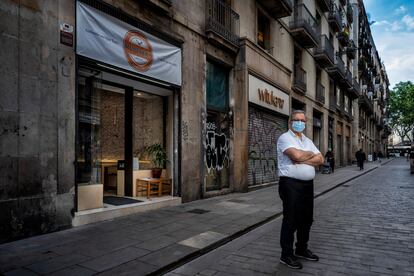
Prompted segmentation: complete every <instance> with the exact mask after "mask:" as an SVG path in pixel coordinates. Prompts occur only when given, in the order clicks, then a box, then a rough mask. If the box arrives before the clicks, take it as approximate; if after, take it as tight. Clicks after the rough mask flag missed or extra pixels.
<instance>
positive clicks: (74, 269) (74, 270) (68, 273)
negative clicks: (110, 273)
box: [48, 265, 96, 276]
mask: <svg viewBox="0 0 414 276" xmlns="http://www.w3.org/2000/svg"><path fill="white" fill-rule="evenodd" d="M94 274H96V271H94V270H91V269H88V268H85V267H81V266H79V265H74V266H70V267H67V268H65V269H62V270H58V271H55V272H53V273H51V274H48V276H74V275H76V276H89V275H94Z"/></svg>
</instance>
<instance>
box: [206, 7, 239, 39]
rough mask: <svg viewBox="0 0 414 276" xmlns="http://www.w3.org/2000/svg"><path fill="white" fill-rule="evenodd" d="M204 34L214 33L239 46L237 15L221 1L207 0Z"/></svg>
mask: <svg viewBox="0 0 414 276" xmlns="http://www.w3.org/2000/svg"><path fill="white" fill-rule="evenodd" d="M206 14H207V18H206V32H214V33H216V34H218V35H220V36H221V37H223V38H224V39H226V40H227V41H229V42H230V43H232V44H233V45H235V46H238V45H239V33H240V23H239V15H238V14H237V13H236V12H235V11H233V10H232V8H231V7H230V6H229V5H228V4H226V3H224V2H223V1H221V0H207V13H206Z"/></svg>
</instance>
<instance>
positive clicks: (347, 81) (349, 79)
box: [343, 68, 352, 88]
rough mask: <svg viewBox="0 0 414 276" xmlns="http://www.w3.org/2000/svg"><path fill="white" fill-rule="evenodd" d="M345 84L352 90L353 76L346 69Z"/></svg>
mask: <svg viewBox="0 0 414 276" xmlns="http://www.w3.org/2000/svg"><path fill="white" fill-rule="evenodd" d="M343 84H345V86H346V87H347V88H352V74H351V71H349V68H346V69H345V76H344V78H343Z"/></svg>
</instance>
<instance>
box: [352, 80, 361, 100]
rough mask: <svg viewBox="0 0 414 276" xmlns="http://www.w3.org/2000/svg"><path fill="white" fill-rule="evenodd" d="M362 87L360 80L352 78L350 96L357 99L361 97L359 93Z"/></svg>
mask: <svg viewBox="0 0 414 276" xmlns="http://www.w3.org/2000/svg"><path fill="white" fill-rule="evenodd" d="M360 91H361V88H360V87H359V83H358V81H357V80H356V79H355V78H354V79H352V87H351V88H350V89H349V96H350V97H351V98H353V99H356V98H358V97H359V94H360V93H361V92H360Z"/></svg>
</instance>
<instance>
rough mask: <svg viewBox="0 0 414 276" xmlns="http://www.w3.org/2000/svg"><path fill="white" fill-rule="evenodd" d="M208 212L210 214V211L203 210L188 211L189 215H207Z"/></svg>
mask: <svg viewBox="0 0 414 276" xmlns="http://www.w3.org/2000/svg"><path fill="white" fill-rule="evenodd" d="M208 212H210V211H208V210H203V209H193V210H189V211H187V213H193V214H205V213H208Z"/></svg>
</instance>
